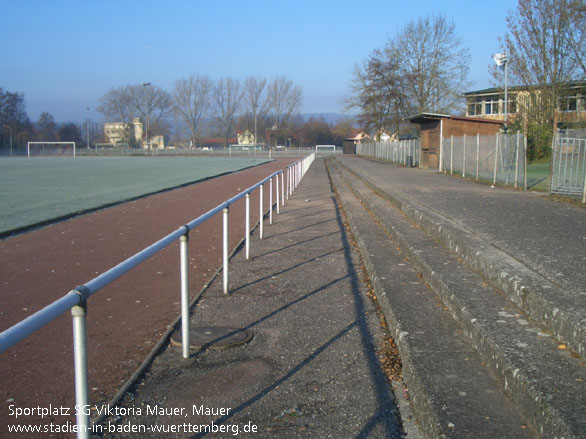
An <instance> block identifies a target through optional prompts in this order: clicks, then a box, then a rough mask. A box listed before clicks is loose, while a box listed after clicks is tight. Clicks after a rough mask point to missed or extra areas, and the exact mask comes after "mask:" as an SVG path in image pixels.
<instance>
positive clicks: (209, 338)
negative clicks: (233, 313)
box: [171, 326, 252, 349]
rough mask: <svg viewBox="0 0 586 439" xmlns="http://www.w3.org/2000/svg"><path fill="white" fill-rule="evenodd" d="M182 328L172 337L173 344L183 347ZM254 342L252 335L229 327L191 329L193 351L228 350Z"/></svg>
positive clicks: (190, 341) (190, 342)
mask: <svg viewBox="0 0 586 439" xmlns="http://www.w3.org/2000/svg"><path fill="white" fill-rule="evenodd" d="M182 338H183V337H182V336H181V328H179V329H177V330H176V331H175V332H174V333H173V335H172V336H171V343H173V344H174V345H176V346H181V345H182ZM250 340H252V333H251V332H248V331H245V330H244V329H238V328H231V327H229V326H201V327H197V328H189V347H190V348H192V349H202V348H205V349H227V348H231V347H233V346H240V345H242V344H245V343H248V342H249V341H250Z"/></svg>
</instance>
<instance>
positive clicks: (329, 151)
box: [315, 145, 336, 155]
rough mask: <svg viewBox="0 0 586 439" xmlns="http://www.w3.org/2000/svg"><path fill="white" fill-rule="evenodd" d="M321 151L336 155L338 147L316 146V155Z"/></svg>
mask: <svg viewBox="0 0 586 439" xmlns="http://www.w3.org/2000/svg"><path fill="white" fill-rule="evenodd" d="M320 150H321V151H327V153H328V154H335V153H336V145H315V155H318V154H319V152H320Z"/></svg>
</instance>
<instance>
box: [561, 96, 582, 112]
mask: <svg viewBox="0 0 586 439" xmlns="http://www.w3.org/2000/svg"><path fill="white" fill-rule="evenodd" d="M559 102H560V103H559V106H560V111H578V96H564V97H562V98H560V100H559Z"/></svg>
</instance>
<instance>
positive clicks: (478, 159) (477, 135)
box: [476, 134, 480, 180]
mask: <svg viewBox="0 0 586 439" xmlns="http://www.w3.org/2000/svg"><path fill="white" fill-rule="evenodd" d="M479 172H480V134H476V180H478V177H479Z"/></svg>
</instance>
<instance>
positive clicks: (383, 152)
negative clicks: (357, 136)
mask: <svg viewBox="0 0 586 439" xmlns="http://www.w3.org/2000/svg"><path fill="white" fill-rule="evenodd" d="M420 151H421V148H420V147H419V140H418V139H408V140H399V141H395V142H371V143H359V144H358V145H356V154H358V155H363V156H366V157H372V158H375V159H379V160H385V161H388V162H391V163H399V164H401V165H404V166H407V167H413V166H419V155H420Z"/></svg>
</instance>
